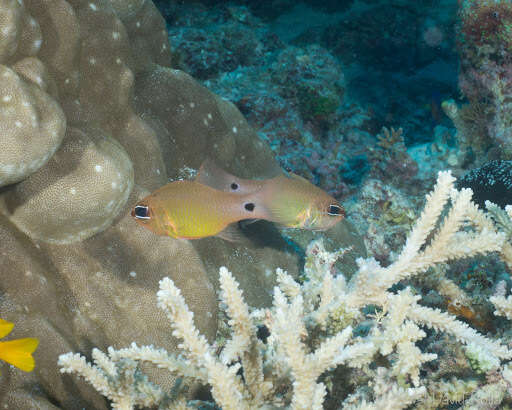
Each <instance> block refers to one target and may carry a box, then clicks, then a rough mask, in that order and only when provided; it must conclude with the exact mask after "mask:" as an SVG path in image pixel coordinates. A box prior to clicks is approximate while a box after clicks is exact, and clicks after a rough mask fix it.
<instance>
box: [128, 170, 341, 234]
mask: <svg viewBox="0 0 512 410" xmlns="http://www.w3.org/2000/svg"><path fill="white" fill-rule="evenodd" d="M132 216H133V217H134V218H135V219H136V221H137V222H138V223H139V224H140V225H142V226H144V227H145V228H147V229H149V230H151V231H152V232H154V233H155V234H157V235H168V236H172V237H174V238H183V239H200V238H205V237H208V236H219V237H222V238H224V239H228V240H234V239H236V238H235V236H236V235H234V234H233V232H234V231H233V229H231V227H232V226H233V224H235V223H236V222H239V221H242V220H247V219H251V220H258V219H264V220H267V221H271V222H276V223H279V224H281V225H284V226H286V227H290V228H302V229H309V230H319V231H321V230H326V229H329V228H331V227H332V226H334V225H335V224H336V223H338V222H339V221H340V220H341V219H343V217H344V216H345V211H344V209H343V207H342V206H341V205H340V204H339V202H338V201H336V200H335V199H334V198H333V197H331V196H330V195H329V194H327V193H326V192H325V191H323V190H321V189H320V188H318V187H316V186H315V185H313V184H311V183H310V182H309V181H307V180H305V179H304V178H301V177H299V176H298V175H294V174H290V175H289V176H288V175H280V176H277V177H274V178H270V179H265V180H250V179H242V178H237V177H235V176H233V175H231V174H229V173H227V172H225V171H223V170H221V169H220V168H218V167H216V166H215V165H214V164H213V163H211V161H208V162H205V163H204V164H203V165H202V166H201V169H200V172H199V174H198V176H197V178H196V179H195V180H194V181H176V182H171V183H170V184H167V185H165V186H163V187H162V188H160V189H158V190H156V191H155V192H153V193H152V194H151V195H149V196H147V197H146V198H144V199H142V200H141V201H139V202H138V203H137V204H136V205H135V207H134V208H133V209H132Z"/></svg>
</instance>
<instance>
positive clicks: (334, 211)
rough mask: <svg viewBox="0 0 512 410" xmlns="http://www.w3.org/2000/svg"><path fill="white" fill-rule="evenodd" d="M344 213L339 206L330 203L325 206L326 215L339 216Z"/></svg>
mask: <svg viewBox="0 0 512 410" xmlns="http://www.w3.org/2000/svg"><path fill="white" fill-rule="evenodd" d="M344 214H345V212H344V211H343V208H342V207H341V206H338V205H332V204H331V205H329V207H328V208H327V215H332V216H339V215H344Z"/></svg>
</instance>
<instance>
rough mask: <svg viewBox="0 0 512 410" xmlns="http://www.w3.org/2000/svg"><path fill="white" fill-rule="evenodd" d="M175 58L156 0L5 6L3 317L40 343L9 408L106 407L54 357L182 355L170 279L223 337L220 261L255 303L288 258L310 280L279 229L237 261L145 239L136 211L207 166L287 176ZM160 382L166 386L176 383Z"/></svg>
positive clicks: (1, 395)
mask: <svg viewBox="0 0 512 410" xmlns="http://www.w3.org/2000/svg"><path fill="white" fill-rule="evenodd" d="M170 57H171V53H170V45H169V42H168V38H167V31H166V29H165V21H164V20H163V18H162V17H161V15H160V14H159V13H158V11H157V10H156V8H155V6H154V4H153V3H152V2H151V1H149V0H125V1H120V0H92V1H91V0H89V1H84V0H67V1H66V0H45V1H41V0H23V1H21V0H20V1H17V0H5V1H2V2H0V132H1V133H2V142H3V144H2V150H0V164H1V165H0V186H1V187H2V189H1V191H0V243H2V249H1V250H0V266H2V281H1V282H0V311H1V312H2V318H4V319H5V320H8V321H10V322H13V323H16V328H15V330H14V332H13V333H16V334H14V335H13V336H14V337H18V336H19V335H31V336H34V337H37V338H38V339H39V340H40V345H39V347H38V349H37V350H36V352H35V353H34V358H35V361H36V367H35V369H34V372H31V373H28V374H27V373H23V374H22V376H23V377H22V376H20V375H19V374H18V373H21V372H18V373H16V372H15V371H13V370H12V369H9V368H8V367H7V365H5V366H3V367H2V368H1V369H0V371H1V373H2V377H4V376H5V378H6V382H5V383H4V384H3V388H2V390H1V391H0V406H3V407H6V408H14V409H34V408H45V409H54V408H56V407H60V408H66V409H74V408H94V409H104V408H107V406H108V404H107V403H106V401H105V400H104V399H103V398H101V396H99V395H98V394H97V393H95V392H94V391H93V390H92V389H90V388H89V387H87V386H86V385H85V384H84V383H81V382H76V383H75V382H73V381H72V380H71V379H69V378H67V379H66V378H63V377H62V375H61V374H60V373H59V372H58V369H57V366H56V363H57V358H58V356H59V355H60V354H62V353H64V352H66V351H71V350H73V351H81V352H86V351H90V348H91V347H92V346H98V347H99V348H101V349H106V348H107V347H108V346H114V347H115V348H117V347H120V346H124V345H127V344H129V343H131V341H133V340H138V341H139V342H140V343H144V344H148V345H149V344H154V345H157V346H159V347H161V348H164V349H166V350H168V351H169V352H173V351H175V350H176V346H177V344H178V342H177V340H176V339H174V338H173V337H171V336H170V335H169V330H168V328H167V326H166V324H165V320H164V314H163V313H162V312H160V311H159V310H158V309H157V308H156V306H155V305H154V289H155V288H156V287H157V286H158V282H159V280H160V279H161V278H162V277H164V276H168V277H169V278H171V279H172V280H173V281H174V283H176V285H177V286H179V287H180V289H181V290H182V294H183V297H184V299H185V300H186V303H187V305H188V306H189V307H190V310H191V311H193V312H194V314H195V316H194V323H195V325H196V326H197V328H198V329H199V330H200V331H201V333H202V334H204V335H205V336H206V337H207V338H209V339H212V338H213V336H214V335H215V332H216V328H217V320H216V317H217V299H216V288H215V287H216V286H217V284H218V276H217V266H218V265H220V264H222V265H228V266H230V268H231V269H233V271H240V272H243V274H241V275H240V277H239V278H237V279H239V280H240V282H241V284H243V286H244V289H246V297H247V300H248V301H249V302H250V303H252V304H253V305H256V306H261V305H264V304H265V303H269V302H270V290H271V289H272V287H273V286H274V284H275V277H274V276H271V275H265V274H264V272H265V271H273V270H274V268H275V266H277V265H278V262H279V265H280V266H283V267H284V268H286V269H287V270H288V272H290V273H294V274H297V272H298V269H299V268H298V266H299V264H300V256H298V255H297V254H294V253H292V252H290V251H289V249H288V248H286V247H285V246H281V245H279V246H277V245H275V244H274V245H272V246H267V245H269V241H268V238H269V237H271V235H268V234H266V236H265V239H266V240H267V241H266V245H265V246H253V247H247V248H243V251H242V250H240V251H239V250H238V249H237V245H236V244H230V243H225V242H223V241H218V240H217V239H215V238H214V239H204V240H203V241H197V242H203V243H202V244H197V245H196V244H195V243H194V244H192V243H190V242H188V241H181V240H174V239H173V238H167V237H157V236H155V235H152V234H151V232H148V231H146V230H144V229H137V226H136V224H135V222H134V221H133V219H132V218H131V217H130V208H131V206H132V205H133V204H135V203H137V201H138V200H140V199H142V198H144V197H145V196H147V195H148V194H149V193H150V192H152V191H154V190H156V189H157V188H159V187H161V186H163V185H165V184H166V183H167V182H168V181H169V179H177V178H179V177H183V176H184V175H183V173H184V172H186V171H187V170H190V169H193V168H198V167H199V165H200V163H201V162H202V161H203V159H204V158H205V157H206V156H210V157H212V159H214V160H216V161H217V162H218V163H219V165H220V166H222V167H224V168H226V169H228V170H229V171H230V172H233V173H235V174H236V175H240V176H242V177H244V178H253V177H256V176H257V177H272V176H274V175H276V174H277V173H278V172H279V167H278V165H277V163H276V162H275V161H274V159H273V158H272V154H271V151H270V149H269V148H268V147H267V146H266V145H265V144H264V143H263V142H262V141H260V140H259V139H258V137H257V135H256V133H255V132H254V131H253V130H252V129H251V128H250V127H249V126H248V125H247V122H246V121H245V119H244V118H243V116H242V115H241V114H240V112H239V111H238V110H237V109H236V108H235V107H234V105H233V104H231V103H229V102H228V101H225V100H223V99H221V98H220V97H218V96H215V95H214V94H212V93H211V92H210V91H208V90H207V89H206V88H204V87H203V86H201V85H200V84H198V83H197V82H196V81H195V80H194V79H193V78H192V77H190V76H189V75H188V74H186V73H184V72H181V71H178V70H173V69H172V68H171V59H170ZM342 222H343V221H342ZM350 231H351V229H349V227H348V226H347V225H346V224H345V223H343V224H342V223H340V224H338V225H337V228H336V230H335V229H332V230H331V232H330V233H329V235H330V236H331V237H332V239H333V241H336V242H337V246H346V245H347V241H350V242H353V240H354V238H353V236H354V235H351V234H350ZM275 236H276V234H275V232H274V237H275ZM281 241H282V239H281ZM254 260H258V261H261V262H259V263H258V264H256V263H254ZM219 262H220V263H219ZM242 266H244V267H245V268H244V269H242V268H241V267H242ZM21 337H23V336H21ZM0 366H2V364H1V363H0ZM149 376H150V378H151V379H154V380H155V381H158V382H159V383H160V384H161V385H162V386H164V387H165V389H167V390H170V389H171V386H172V385H173V383H174V378H172V377H167V376H162V375H161V374H160V373H159V372H158V371H155V372H152V373H151V374H149Z"/></svg>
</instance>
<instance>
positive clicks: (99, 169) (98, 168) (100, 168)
mask: <svg viewBox="0 0 512 410" xmlns="http://www.w3.org/2000/svg"><path fill="white" fill-rule="evenodd" d="M94 170H95V171H96V172H102V171H103V167H102V166H101V165H95V166H94Z"/></svg>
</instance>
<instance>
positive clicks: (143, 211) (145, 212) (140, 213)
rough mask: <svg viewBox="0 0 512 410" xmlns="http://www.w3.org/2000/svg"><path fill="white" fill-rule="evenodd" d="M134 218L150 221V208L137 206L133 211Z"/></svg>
mask: <svg viewBox="0 0 512 410" xmlns="http://www.w3.org/2000/svg"><path fill="white" fill-rule="evenodd" d="M132 216H134V217H135V218H137V219H150V216H149V207H147V206H145V205H137V206H135V208H134V209H133V212H132Z"/></svg>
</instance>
